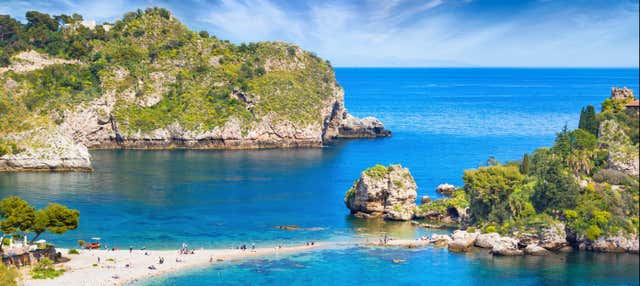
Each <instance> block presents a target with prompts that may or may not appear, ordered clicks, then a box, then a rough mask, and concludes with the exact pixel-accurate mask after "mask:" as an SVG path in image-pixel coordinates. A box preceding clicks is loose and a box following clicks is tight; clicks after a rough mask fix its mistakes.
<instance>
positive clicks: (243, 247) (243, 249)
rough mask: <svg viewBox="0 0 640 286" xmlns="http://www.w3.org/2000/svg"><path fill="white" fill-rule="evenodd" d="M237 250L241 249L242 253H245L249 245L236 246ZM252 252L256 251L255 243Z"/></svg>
mask: <svg viewBox="0 0 640 286" xmlns="http://www.w3.org/2000/svg"><path fill="white" fill-rule="evenodd" d="M236 249H240V250H242V251H245V250H247V245H246V244H243V245H240V246H236ZM251 251H256V244H255V243H252V244H251Z"/></svg>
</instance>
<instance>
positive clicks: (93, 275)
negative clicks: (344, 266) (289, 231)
mask: <svg viewBox="0 0 640 286" xmlns="http://www.w3.org/2000/svg"><path fill="white" fill-rule="evenodd" d="M329 244H331V243H327V242H316V243H314V245H296V246H282V247H281V248H277V247H260V248H258V247H257V248H256V249H255V250H251V249H247V250H240V249H196V250H194V254H179V252H178V250H133V251H132V252H131V253H130V252H129V250H128V249H127V250H125V249H122V250H115V251H111V250H85V249H83V250H79V252H80V254H77V255H74V254H68V251H69V249H63V248H59V249H57V251H58V252H60V253H62V254H63V256H64V257H67V258H69V259H70V260H69V261H67V262H63V263H60V264H58V265H61V266H62V267H59V268H61V269H65V272H64V274H62V275H61V276H58V277H56V278H55V279H33V278H31V276H30V275H29V274H28V272H27V271H28V270H26V269H27V268H24V270H22V274H23V275H22V277H23V279H22V282H23V284H22V285H25V286H46V285H65V286H74V285H83V286H84V285H87V286H89V285H91V286H93V285H96V286H97V285H129V284H131V283H134V282H138V281H143V280H146V279H149V278H152V277H156V276H160V275H165V274H169V273H174V272H178V271H181V270H189V269H194V268H197V267H203V266H206V265H214V264H216V263H223V262H227V261H238V260H242V259H248V258H255V257H259V256H268V255H274V256H277V255H280V254H290V253H299V252H305V251H312V250H318V249H322V248H323V247H326V246H328V245H329ZM145 253H146V254H147V255H146V254H145ZM160 257H163V258H164V259H165V260H164V263H162V264H159V258H160ZM98 258H99V259H100V262H98ZM177 259H179V260H180V261H178V260H177ZM210 260H212V261H210ZM127 265H129V267H127ZM151 265H153V266H154V267H155V268H156V269H153V270H152V269H149V268H148V267H149V266H151Z"/></svg>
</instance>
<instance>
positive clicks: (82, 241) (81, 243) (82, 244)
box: [78, 239, 86, 248]
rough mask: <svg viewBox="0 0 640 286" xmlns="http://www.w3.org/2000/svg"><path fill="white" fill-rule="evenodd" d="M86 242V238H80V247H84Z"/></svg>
mask: <svg viewBox="0 0 640 286" xmlns="http://www.w3.org/2000/svg"><path fill="white" fill-rule="evenodd" d="M85 243H86V242H85V241H84V240H82V239H79V240H78V246H80V248H83V247H84V244H85Z"/></svg>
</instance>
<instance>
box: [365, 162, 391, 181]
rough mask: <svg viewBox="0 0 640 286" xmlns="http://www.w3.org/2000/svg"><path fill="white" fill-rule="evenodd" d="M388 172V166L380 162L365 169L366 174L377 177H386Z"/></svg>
mask: <svg viewBox="0 0 640 286" xmlns="http://www.w3.org/2000/svg"><path fill="white" fill-rule="evenodd" d="M387 173H389V170H388V169H387V167H385V166H382V165H380V164H376V165H375V166H373V167H371V168H368V169H366V170H364V174H365V175H367V176H369V177H373V178H376V179H382V178H384V176H386V175H387Z"/></svg>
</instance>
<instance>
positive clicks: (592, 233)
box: [585, 225, 602, 241]
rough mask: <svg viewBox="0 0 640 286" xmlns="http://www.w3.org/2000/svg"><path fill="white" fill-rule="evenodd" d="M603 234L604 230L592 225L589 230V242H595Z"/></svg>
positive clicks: (587, 233) (587, 234)
mask: <svg viewBox="0 0 640 286" xmlns="http://www.w3.org/2000/svg"><path fill="white" fill-rule="evenodd" d="M601 234H602V230H601V229H600V228H599V227H598V226H597V225H590V226H589V227H588V228H587V232H586V234H585V235H586V236H587V239H589V240H592V241H593V240H595V239H596V238H598V237H599V236H600V235H601Z"/></svg>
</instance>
